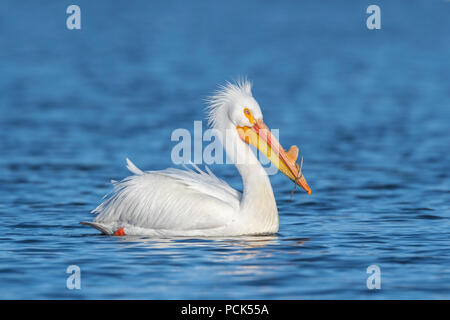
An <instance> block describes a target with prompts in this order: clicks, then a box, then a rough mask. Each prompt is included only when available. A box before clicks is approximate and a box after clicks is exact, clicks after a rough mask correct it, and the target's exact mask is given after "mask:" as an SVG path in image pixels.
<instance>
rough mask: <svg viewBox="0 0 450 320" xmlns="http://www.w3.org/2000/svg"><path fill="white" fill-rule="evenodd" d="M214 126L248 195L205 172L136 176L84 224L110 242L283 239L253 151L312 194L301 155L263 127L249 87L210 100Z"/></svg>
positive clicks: (240, 85) (118, 185) (229, 87)
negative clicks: (124, 239)
mask: <svg viewBox="0 0 450 320" xmlns="http://www.w3.org/2000/svg"><path fill="white" fill-rule="evenodd" d="M208 111H209V124H210V126H212V127H213V128H214V129H216V130H218V131H216V132H219V133H221V135H220V136H221V137H219V138H220V139H221V142H222V145H223V146H224V148H225V151H226V153H227V155H228V157H229V158H230V159H231V160H232V161H233V163H234V164H235V166H236V167H237V169H238V171H239V173H240V175H241V176H242V184H243V192H242V193H240V192H238V191H237V190H234V189H233V188H232V187H230V186H229V185H228V184H227V183H226V182H224V181H222V180H220V179H218V178H217V177H216V176H215V175H214V174H213V173H212V172H211V171H210V170H209V169H208V168H207V167H206V171H207V172H203V171H201V170H200V169H198V168H197V167H196V166H195V165H193V167H194V168H195V170H196V171H193V170H190V169H187V168H186V170H181V169H173V168H168V169H166V170H161V171H146V172H143V171H141V170H140V169H138V168H137V167H136V166H135V165H134V164H133V163H132V162H131V161H130V160H129V159H127V168H128V169H129V170H130V171H131V172H132V173H133V175H131V176H129V177H127V178H125V179H123V180H122V181H119V182H113V185H114V190H113V191H112V192H111V193H110V194H109V195H107V199H106V200H105V201H104V202H103V203H102V204H100V205H99V206H98V207H97V208H96V209H94V210H93V211H92V212H93V213H97V214H98V215H97V216H96V218H95V219H94V221H93V222H81V223H82V224H85V225H89V226H92V227H94V228H96V229H98V230H99V231H101V232H102V233H104V234H107V235H118V236H122V235H148V236H158V237H165V236H200V237H201V236H219V237H220V236H236V235H265V234H273V233H276V232H278V227H279V223H278V209H277V205H276V203H275V197H274V195H273V191H272V186H271V184H270V180H269V177H268V176H267V173H266V171H265V169H264V168H263V167H262V166H261V164H260V163H259V161H258V159H257V157H256V156H255V154H254V153H253V151H252V150H251V148H250V146H249V144H252V145H254V146H256V147H257V148H258V149H259V150H260V151H261V152H263V153H264V154H265V155H266V156H267V158H268V159H269V160H270V161H271V162H272V163H274V164H275V165H276V166H277V168H278V169H279V170H280V171H281V172H283V173H284V174H285V175H286V176H287V177H289V178H290V179H291V180H292V181H294V182H295V183H296V184H297V185H299V186H300V187H302V188H303V189H304V190H305V191H306V192H307V193H308V194H311V189H310V188H309V186H308V184H307V182H306V180H305V178H304V177H303V174H302V173H301V168H300V167H299V165H298V164H297V163H296V160H297V155H298V148H297V147H296V146H292V147H291V148H290V149H289V151H288V152H285V151H284V149H283V148H282V147H281V146H280V144H279V143H278V141H277V140H276V138H275V137H274V136H273V135H272V134H271V133H270V131H269V130H268V128H267V126H266V125H265V124H264V122H263V116H262V113H261V109H260V107H259V104H258V102H256V100H255V99H254V98H253V96H252V92H251V84H250V82H248V81H238V82H237V83H235V84H232V83H227V84H226V85H225V86H221V87H220V89H219V91H217V92H216V94H215V95H214V96H212V97H211V98H210V99H209V106H208Z"/></svg>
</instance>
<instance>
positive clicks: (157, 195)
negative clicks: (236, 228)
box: [92, 159, 241, 230]
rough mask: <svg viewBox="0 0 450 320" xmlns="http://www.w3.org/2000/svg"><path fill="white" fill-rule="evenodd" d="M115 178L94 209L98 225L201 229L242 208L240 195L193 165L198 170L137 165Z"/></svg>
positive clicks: (219, 223) (221, 223)
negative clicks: (150, 169)
mask: <svg viewBox="0 0 450 320" xmlns="http://www.w3.org/2000/svg"><path fill="white" fill-rule="evenodd" d="M127 163H128V165H127V167H128V169H129V170H130V171H131V172H132V173H134V175H132V176H129V177H127V178H125V179H123V180H122V181H119V182H114V183H113V185H114V189H113V191H112V192H111V193H110V194H108V195H106V196H105V198H106V199H105V201H104V202H103V203H102V204H100V205H99V206H98V207H97V208H96V209H94V210H93V211H92V212H93V213H97V214H98V215H97V217H96V218H95V220H94V221H95V222H96V223H101V224H107V225H117V226H119V225H121V224H124V225H129V226H136V227H140V228H147V229H153V230H200V229H212V228H217V227H223V226H225V225H227V224H228V223H229V222H231V220H232V218H233V213H235V212H238V209H239V203H240V198H241V194H240V193H239V192H238V191H236V190H235V189H233V188H232V187H230V186H229V185H228V184H227V183H226V182H224V181H223V180H221V179H219V178H217V177H216V176H215V175H214V174H213V173H212V172H211V171H210V170H209V168H207V167H206V171H207V172H203V171H201V170H200V169H199V168H198V167H197V166H195V165H193V164H192V166H193V167H194V169H195V170H196V171H194V170H191V169H188V168H185V170H180V169H174V168H169V169H166V170H161V171H146V172H143V171H141V170H140V169H138V168H137V167H136V166H135V165H134V164H133V163H132V162H131V161H130V160H128V159H127Z"/></svg>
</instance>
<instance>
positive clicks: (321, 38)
mask: <svg viewBox="0 0 450 320" xmlns="http://www.w3.org/2000/svg"><path fill="white" fill-rule="evenodd" d="M374 3H376V4H378V5H380V7H381V10H382V16H381V18H382V20H381V23H382V28H381V30H374V31H370V30H368V29H367V28H366V22H365V19H366V18H367V16H368V15H367V14H366V13H365V10H366V8H367V6H368V5H369V4H374ZM70 4H72V2H70V1H53V2H52V3H51V2H50V3H47V4H45V5H44V4H41V2H32V3H29V2H27V3H25V2H23V1H3V2H2V5H1V7H2V10H1V11H0V154H1V156H0V167H1V170H0V186H1V187H0V217H1V218H0V286H1V288H2V290H1V293H0V298H3V299H9V298H19V299H20V298H31V299H45V298H57V299H60V298H62V299H71V298H85V299H89V298H107V299H110V298H137V299H175V298H192V299H197V298H201V299H210V298H216V299H218V298H224V299H226V298H252V299H258V298H265V299H282V298H283V299H304V298H311V299H321V298H325V299H334V298H336V299H393V298H401V299H419V298H424V299H437V298H450V243H449V239H450V236H449V231H450V220H449V219H450V180H449V179H450V153H449V149H450V148H449V147H450V58H449V57H450V32H449V31H450V19H448V17H449V16H450V3H449V2H448V1H447V2H446V1H438V0H434V1H371V2H369V1H347V2H344V1H339V2H338V1H320V2H319V1H302V2H300V1H292V2H289V1H286V2H284V1H283V2H281V3H278V4H276V3H275V2H269V1H265V2H263V1H220V2H219V1H206V0H205V1H195V2H191V3H189V2H188V1H177V2H171V1H164V2H159V3H156V2H155V3H153V2H151V1H140V2H138V1H133V2H130V1H114V2H113V1H108V2H106V1H85V0H79V1H76V4H78V5H79V6H80V7H81V11H82V29H81V30H72V31H69V30H67V29H66V17H67V15H66V13H65V11H66V8H67V6H68V5H70ZM239 75H247V76H248V77H249V78H250V79H251V80H252V81H253V82H254V90H253V92H254V95H255V97H256V99H257V100H258V101H259V103H260V105H261V107H262V110H263V112H264V117H265V121H266V123H268V125H269V126H270V127H271V128H280V141H281V143H282V145H284V146H289V145H291V144H298V145H299V146H300V149H301V153H302V155H303V156H304V174H305V176H306V177H307V179H308V182H309V184H310V186H311V188H312V195H311V196H309V197H308V196H307V195H306V194H305V193H300V192H297V193H296V194H295V195H294V197H293V199H292V201H289V199H290V191H291V188H292V183H290V182H289V181H288V180H287V179H286V177H284V176H283V175H282V174H277V175H275V176H272V177H271V181H272V185H273V188H274V191H275V194H276V198H277V203H278V207H279V214H280V232H279V233H278V234H276V235H273V236H268V237H237V238H225V239H150V238H143V237H142V238H141V237H123V238H122V237H107V236H101V235H99V234H98V233H97V232H96V230H94V229H90V228H87V227H83V226H81V225H79V224H78V222H79V221H83V220H84V221H85V220H91V219H92V218H93V217H92V215H91V214H90V213H89V212H90V210H92V209H93V208H95V207H96V206H97V205H98V204H99V203H100V202H101V198H102V196H103V195H104V194H105V193H107V192H108V191H110V190H111V186H110V184H109V181H110V179H116V180H118V179H121V178H124V177H125V176H127V175H128V172H127V170H126V169H125V158H126V157H129V158H131V159H132V160H133V161H134V162H135V163H136V165H138V166H139V167H141V168H142V169H145V170H150V169H153V170H154V169H164V168H166V167H170V166H173V164H172V162H171V158H170V153H171V150H172V148H173V146H174V145H175V144H176V143H175V142H173V141H171V140H170V135H171V133H172V131H173V130H174V129H176V128H186V129H189V130H192V128H193V121H194V120H201V119H203V118H204V112H203V106H204V102H203V99H204V98H205V97H206V96H207V95H208V94H210V93H211V92H212V91H213V90H214V89H215V88H216V85H217V84H218V83H223V82H224V81H225V80H229V79H233V78H236V77H237V76H239ZM211 168H212V170H213V171H214V172H215V173H216V174H217V175H218V176H220V177H222V178H223V179H224V180H226V181H228V182H229V183H230V184H231V185H233V186H235V187H237V188H240V187H241V186H240V178H239V176H238V175H237V171H236V170H235V169H234V168H233V167H232V166H231V165H213V166H212V167H211ZM69 265H78V266H79V267H80V269H81V289H80V290H76V289H75V290H69V289H67V288H66V280H67V277H68V276H69V275H68V274H67V273H66V268H67V267H68V266H69ZM370 265H378V266H379V267H380V270H381V289H380V290H376V289H375V290H369V289H368V288H367V286H366V280H367V278H368V277H369V274H367V273H366V269H367V267H368V266H370Z"/></svg>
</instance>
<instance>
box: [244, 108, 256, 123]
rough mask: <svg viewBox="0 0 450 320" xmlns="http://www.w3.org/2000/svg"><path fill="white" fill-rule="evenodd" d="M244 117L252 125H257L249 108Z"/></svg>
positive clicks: (245, 110)
mask: <svg viewBox="0 0 450 320" xmlns="http://www.w3.org/2000/svg"><path fill="white" fill-rule="evenodd" d="M244 115H245V117H246V118H247V119H248V121H250V123H251V124H253V123H255V119H254V118H253V115H252V113H251V112H250V110H249V109H248V108H245V109H244Z"/></svg>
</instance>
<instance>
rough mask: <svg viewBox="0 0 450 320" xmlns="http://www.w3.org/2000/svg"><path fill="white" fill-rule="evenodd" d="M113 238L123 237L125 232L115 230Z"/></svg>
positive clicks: (121, 229)
mask: <svg viewBox="0 0 450 320" xmlns="http://www.w3.org/2000/svg"><path fill="white" fill-rule="evenodd" d="M114 235H115V236H124V235H125V231H124V230H123V228H120V229H117V231H116V232H114Z"/></svg>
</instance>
